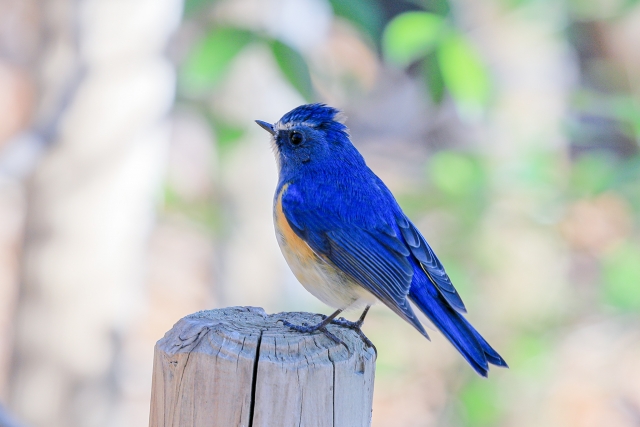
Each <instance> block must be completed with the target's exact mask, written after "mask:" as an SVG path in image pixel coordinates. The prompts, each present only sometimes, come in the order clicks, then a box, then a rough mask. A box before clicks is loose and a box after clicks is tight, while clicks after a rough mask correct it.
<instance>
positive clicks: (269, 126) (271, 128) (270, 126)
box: [256, 120, 276, 135]
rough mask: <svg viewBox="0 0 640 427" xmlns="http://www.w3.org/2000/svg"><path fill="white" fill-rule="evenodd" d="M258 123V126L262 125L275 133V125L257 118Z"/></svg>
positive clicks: (272, 133)
mask: <svg viewBox="0 0 640 427" xmlns="http://www.w3.org/2000/svg"><path fill="white" fill-rule="evenodd" d="M256 123H257V124H258V126H260V127H261V128H262V129H264V130H266V131H267V132H269V133H270V134H271V135H275V134H276V131H275V130H273V125H272V124H270V123H267V122H263V121H262V120H256Z"/></svg>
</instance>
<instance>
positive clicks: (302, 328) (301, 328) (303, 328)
mask: <svg viewBox="0 0 640 427" xmlns="http://www.w3.org/2000/svg"><path fill="white" fill-rule="evenodd" d="M326 317H327V316H324V319H322V320H323V321H324V320H325V319H326ZM282 324H283V325H284V326H286V327H288V328H289V329H293V330H294V331H298V332H302V333H303V334H310V333H313V332H316V331H320V332H322V333H323V334H324V336H326V337H327V338H329V339H331V340H332V341H333V342H335V343H336V344H342V345H343V346H345V347H347V345H346V344H345V343H344V342H343V341H342V340H341V339H340V338H338V337H337V336H335V335H334V334H332V333H331V332H329V330H328V329H327V326H326V325H325V324H324V323H323V322H320V323H318V324H317V325H309V324H307V323H303V324H302V325H294V324H293V323H291V322H289V321H287V320H283V321H282ZM347 349H348V347H347Z"/></svg>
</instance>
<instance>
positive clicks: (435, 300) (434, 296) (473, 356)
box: [409, 274, 507, 377]
mask: <svg viewBox="0 0 640 427" xmlns="http://www.w3.org/2000/svg"><path fill="white" fill-rule="evenodd" d="M409 298H410V299H411V301H413V303H414V304H415V305H417V306H418V307H419V308H420V310H421V311H422V312H423V313H424V314H425V315H426V316H427V317H428V318H429V319H430V320H431V321H432V322H433V324H434V325H435V326H436V327H437V328H438V329H439V330H440V331H441V332H442V333H443V334H444V336H445V337H447V339H448V340H449V341H450V342H451V344H453V346H454V347H455V348H456V349H457V350H458V351H459V352H460V354H462V356H463V357H464V358H465V359H466V360H467V362H469V364H470V365H471V366H472V367H473V369H474V370H475V371H476V372H477V373H478V374H480V375H482V376H483V377H486V376H487V373H488V371H489V364H493V365H497V366H504V367H507V363H506V362H505V361H504V359H503V358H502V357H500V355H499V354H498V352H496V351H495V350H494V349H493V348H491V346H490V345H489V343H487V341H486V340H485V339H484V338H482V336H481V335H480V333H478V331H476V330H475V329H474V327H473V326H471V324H470V323H469V322H468V321H467V320H466V319H465V318H464V317H463V316H462V315H461V314H460V313H458V312H457V311H456V310H454V309H453V308H451V307H450V306H449V304H448V303H447V301H446V300H445V299H444V297H443V296H442V295H440V292H439V291H438V290H437V289H436V287H435V286H434V285H433V284H432V283H431V282H430V280H429V278H428V277H427V276H426V275H423V274H416V275H414V279H413V283H412V284H411V289H410V290H409Z"/></svg>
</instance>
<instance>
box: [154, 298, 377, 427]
mask: <svg viewBox="0 0 640 427" xmlns="http://www.w3.org/2000/svg"><path fill="white" fill-rule="evenodd" d="M283 319H284V320H288V321H289V322H292V323H295V324H302V323H303V322H306V323H309V324H315V323H317V322H319V321H320V320H321V318H320V317H319V316H317V315H313V314H310V313H278V314H271V315H268V314H266V313H265V312H264V310H263V309H262V308H256V307H230V308H223V309H219V310H209V311H201V312H198V313H194V314H192V315H189V316H187V317H184V318H183V319H181V320H180V321H178V323H176V324H175V325H174V326H173V328H172V329H171V330H170V331H169V332H167V333H166V334H165V336H164V338H162V339H161V340H160V341H158V343H157V344H156V347H155V356H154V361H153V386H152V392H151V416H150V420H149V426H150V427H205V426H207V427H236V426H238V427H240V426H243V427H250V426H251V427H275V426H278V427H289V426H291V427H293V426H295V427H304V426H313V427H364V426H370V425H371V405H372V399H373V379H374V373H375V359H376V355H375V351H374V349H372V348H367V347H366V346H365V345H364V344H363V342H362V340H361V339H360V337H358V335H357V334H356V333H355V332H353V331H351V330H349V329H346V328H341V327H337V326H335V325H331V326H329V330H330V331H331V332H332V333H333V334H334V335H336V336H337V337H339V338H340V339H341V340H342V341H343V342H344V343H345V345H346V347H345V345H342V344H336V343H335V342H333V341H332V340H330V339H329V338H327V337H326V336H324V335H323V334H322V333H320V332H317V333H314V334H301V333H298V332H295V331H292V330H290V329H289V328H287V327H286V326H284V325H283V324H282V322H280V320H283Z"/></svg>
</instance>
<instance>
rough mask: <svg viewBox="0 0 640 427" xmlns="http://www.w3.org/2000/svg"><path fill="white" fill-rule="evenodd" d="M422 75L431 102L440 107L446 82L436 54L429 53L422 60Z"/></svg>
mask: <svg viewBox="0 0 640 427" xmlns="http://www.w3.org/2000/svg"><path fill="white" fill-rule="evenodd" d="M422 74H423V76H424V80H425V82H426V84H427V88H428V89H429V95H430V96H431V100H432V101H433V102H434V103H435V104H436V105H439V104H440V103H441V102H442V99H443V97H444V80H442V73H441V72H440V65H439V64H438V56H437V55H436V54H435V53H433V52H432V53H429V54H428V55H427V56H426V57H425V58H424V59H423V60H422Z"/></svg>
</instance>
